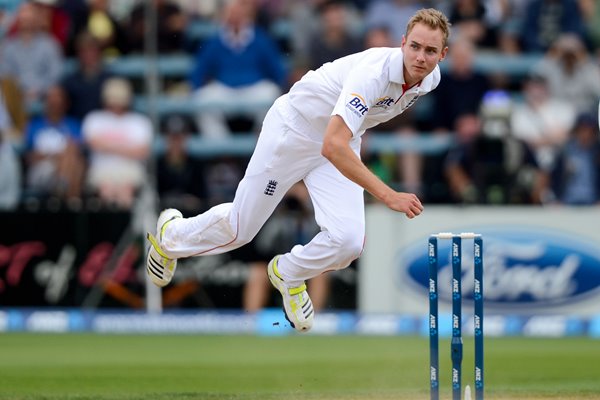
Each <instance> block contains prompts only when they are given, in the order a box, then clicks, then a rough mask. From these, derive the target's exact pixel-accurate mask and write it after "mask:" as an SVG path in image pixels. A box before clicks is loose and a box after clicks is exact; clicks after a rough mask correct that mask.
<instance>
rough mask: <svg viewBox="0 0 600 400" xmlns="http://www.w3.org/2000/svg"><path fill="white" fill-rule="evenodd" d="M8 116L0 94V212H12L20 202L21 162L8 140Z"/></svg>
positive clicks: (9, 125)
mask: <svg viewBox="0 0 600 400" xmlns="http://www.w3.org/2000/svg"><path fill="white" fill-rule="evenodd" d="M11 125H12V123H11V121H10V115H9V113H8V111H7V109H6V107H5V103H4V96H3V95H2V94H0V171H1V173H0V210H1V211H6V210H13V209H15V208H16V207H17V206H18V204H19V201H20V200H21V186H22V185H21V161H20V160H19V156H18V154H17V152H16V151H15V149H14V147H13V145H12V143H11V141H10V139H9V134H8V132H9V130H10V129H11Z"/></svg>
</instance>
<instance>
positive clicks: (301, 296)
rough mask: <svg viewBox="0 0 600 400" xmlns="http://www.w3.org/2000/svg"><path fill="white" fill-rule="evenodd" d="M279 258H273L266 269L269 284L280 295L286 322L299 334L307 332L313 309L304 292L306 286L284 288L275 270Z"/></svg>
mask: <svg viewBox="0 0 600 400" xmlns="http://www.w3.org/2000/svg"><path fill="white" fill-rule="evenodd" d="M278 261H279V256H275V257H274V258H273V259H272V260H271V262H269V266H268V267H267V274H268V275H269V280H270V281H271V284H272V285H273V286H274V287H275V289H277V290H278V291H279V293H281V297H282V298H283V312H284V314H285V318H286V319H287V320H288V322H289V323H290V324H291V325H292V327H293V328H295V329H296V330H297V331H300V332H307V331H308V330H310V328H312V325H313V317H314V314H315V312H314V309H313V305H312V301H310V297H309V296H308V292H307V291H306V284H305V283H302V285H300V286H298V287H288V286H286V284H285V282H284V281H283V278H282V277H281V274H279V270H278V269H277V262H278Z"/></svg>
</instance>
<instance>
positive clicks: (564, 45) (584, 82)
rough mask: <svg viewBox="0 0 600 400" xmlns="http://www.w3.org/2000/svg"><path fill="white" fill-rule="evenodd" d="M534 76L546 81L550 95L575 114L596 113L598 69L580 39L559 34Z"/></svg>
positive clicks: (598, 89)
mask: <svg viewBox="0 0 600 400" xmlns="http://www.w3.org/2000/svg"><path fill="white" fill-rule="evenodd" d="M534 71H535V73H537V74H539V75H541V76H544V77H545V78H546V80H547V81H548V88H549V91H550V95H551V96H552V97H556V98H558V99H561V100H564V101H566V102H568V103H571V104H572V105H574V106H575V108H576V110H577V113H579V114H582V113H589V112H593V111H595V110H596V107H597V104H598V98H599V97H600V66H598V64H597V63H595V62H594V60H592V59H591V58H590V56H589V53H588V52H587V49H586V48H585V46H584V44H583V42H582V41H581V39H580V38H579V37H577V36H576V35H573V34H564V35H561V36H560V37H559V38H558V40H557V41H556V42H555V43H554V44H553V45H552V47H551V48H550V50H549V51H548V53H547V55H546V56H545V57H544V59H543V60H542V61H540V62H539V64H537V65H536V66H534Z"/></svg>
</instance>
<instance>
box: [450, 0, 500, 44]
mask: <svg viewBox="0 0 600 400" xmlns="http://www.w3.org/2000/svg"><path fill="white" fill-rule="evenodd" d="M485 3H486V2H484V1H481V0H455V1H453V2H452V5H451V6H450V10H449V13H448V19H449V20H450V23H452V30H453V32H452V34H453V35H457V36H458V35H459V36H461V37H463V38H465V39H467V40H469V41H470V42H472V43H474V44H475V45H476V46H477V47H483V48H493V47H495V46H496V44H497V37H496V34H497V31H496V28H497V24H499V20H496V17H495V16H494V15H493V14H492V13H491V12H490V8H489V7H486V4H485ZM487 3H489V2H487Z"/></svg>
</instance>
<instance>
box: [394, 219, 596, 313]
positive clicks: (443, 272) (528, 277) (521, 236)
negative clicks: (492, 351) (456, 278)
mask: <svg viewBox="0 0 600 400" xmlns="http://www.w3.org/2000/svg"><path fill="white" fill-rule="evenodd" d="M478 232H479V233H481V234H482V235H483V265H484V279H483V292H484V299H485V307H486V309H487V310H490V311H499V312H500V311H501V312H518V313H526V312H540V311H557V309H558V308H559V307H562V306H573V305H574V304H575V303H578V302H583V301H588V302H590V301H591V300H592V298H596V300H600V253H599V252H598V250H599V246H598V245H597V244H594V243H590V242H585V241H582V238H581V237H573V236H571V235H568V234H566V233H564V234H561V233H549V232H548V231H546V230H541V229H540V230H534V229H531V228H522V227H518V226H514V227H509V228H502V229H493V230H491V229H485V230H480V231H478ZM450 247H451V240H448V239H439V240H438V294H439V298H440V301H442V302H450V301H451V295H452V293H451V280H452V276H451V275H452V268H451V254H450ZM399 256H401V257H402V260H400V259H398V260H397V263H396V265H398V266H399V267H398V275H397V278H398V279H399V281H398V284H399V285H406V284H407V283H408V284H409V285H410V286H413V288H414V289H416V290H417V291H418V292H419V293H422V294H423V296H427V295H428V289H429V273H428V271H429V265H428V255H427V239H426V238H425V239H424V240H423V241H422V242H420V243H415V244H414V245H412V246H410V247H409V248H407V249H406V250H405V251H402V254H399ZM461 272H462V293H463V298H465V299H473V240H469V239H464V240H462V267H461ZM595 304H596V306H595V307H598V306H597V304H600V303H598V302H595ZM552 309H554V310H552Z"/></svg>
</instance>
